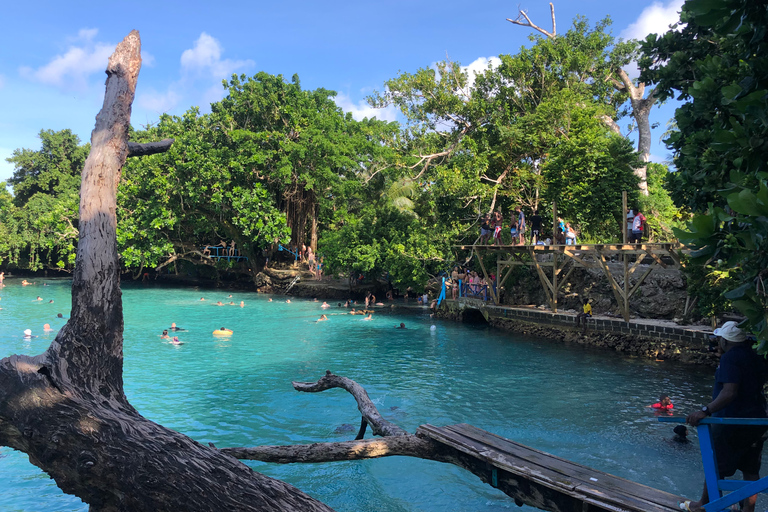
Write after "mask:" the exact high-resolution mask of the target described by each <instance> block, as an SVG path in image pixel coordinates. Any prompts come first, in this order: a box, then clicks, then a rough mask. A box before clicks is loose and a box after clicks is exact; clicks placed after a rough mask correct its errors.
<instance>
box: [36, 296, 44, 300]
mask: <svg viewBox="0 0 768 512" xmlns="http://www.w3.org/2000/svg"><path fill="white" fill-rule="evenodd" d="M35 300H43V298H42V297H41V296H39V295H38V296H37V298H36V299H35Z"/></svg>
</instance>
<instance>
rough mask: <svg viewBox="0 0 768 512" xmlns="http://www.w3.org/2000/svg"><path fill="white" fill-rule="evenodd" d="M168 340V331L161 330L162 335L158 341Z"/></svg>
mask: <svg viewBox="0 0 768 512" xmlns="http://www.w3.org/2000/svg"><path fill="white" fill-rule="evenodd" d="M168 338H170V336H168V329H163V334H161V335H160V339H161V340H167V339H168Z"/></svg>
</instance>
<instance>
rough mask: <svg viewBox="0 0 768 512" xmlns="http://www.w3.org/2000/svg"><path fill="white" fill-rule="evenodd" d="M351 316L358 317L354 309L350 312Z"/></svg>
mask: <svg viewBox="0 0 768 512" xmlns="http://www.w3.org/2000/svg"><path fill="white" fill-rule="evenodd" d="M349 314H350V315H356V314H357V313H356V312H355V308H352V310H351V311H350V312H349Z"/></svg>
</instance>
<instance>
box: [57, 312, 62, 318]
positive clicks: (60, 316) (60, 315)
mask: <svg viewBox="0 0 768 512" xmlns="http://www.w3.org/2000/svg"><path fill="white" fill-rule="evenodd" d="M56 318H64V315H62V314H61V313H59V314H58V315H56Z"/></svg>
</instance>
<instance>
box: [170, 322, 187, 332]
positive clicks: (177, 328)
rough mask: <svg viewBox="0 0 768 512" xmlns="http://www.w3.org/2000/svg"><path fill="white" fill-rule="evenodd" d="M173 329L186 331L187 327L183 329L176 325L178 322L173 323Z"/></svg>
mask: <svg viewBox="0 0 768 512" xmlns="http://www.w3.org/2000/svg"><path fill="white" fill-rule="evenodd" d="M171 330H172V331H186V329H182V328H181V327H176V322H173V323H171Z"/></svg>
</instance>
